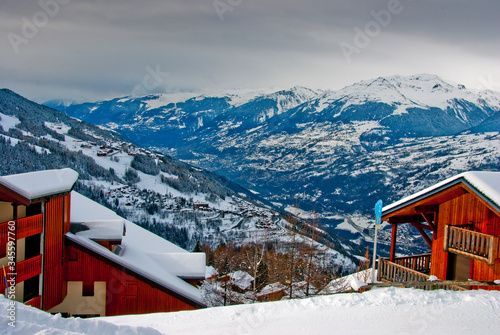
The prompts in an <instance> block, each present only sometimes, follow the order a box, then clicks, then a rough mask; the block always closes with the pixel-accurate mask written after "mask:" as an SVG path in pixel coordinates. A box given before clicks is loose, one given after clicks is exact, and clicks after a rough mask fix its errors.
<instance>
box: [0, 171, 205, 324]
mask: <svg viewBox="0 0 500 335" xmlns="http://www.w3.org/2000/svg"><path fill="white" fill-rule="evenodd" d="M77 178H78V173H76V172H75V171H73V170H71V169H61V170H48V171H39V172H32V173H25V174H18V175H11V176H4V177H0V222H3V223H0V271H1V275H0V289H1V292H2V293H3V294H5V296H6V297H8V298H10V299H13V300H17V301H19V302H23V303H25V304H26V305H31V306H34V307H37V308H40V309H42V310H45V311H48V312H51V313H61V314H63V315H66V316H82V317H88V316H109V315H123V314H140V313H154V312H169V311H179V310H192V309H196V308H202V307H205V306H204V303H203V301H202V298H201V294H200V292H199V290H198V289H197V288H196V286H195V284H196V283H197V282H198V281H200V280H203V279H204V277H205V254H204V253H189V252H187V251H186V250H184V249H182V248H179V247H178V246H176V245H174V244H172V243H170V242H168V241H166V240H164V239H163V238H160V237H158V236H156V235H154V234H152V233H150V232H148V231H146V230H144V229H142V228H140V227H139V226H137V225H135V224H133V223H132V222H129V221H127V220H125V219H123V218H121V217H119V216H118V215H116V214H115V213H114V212H113V211H111V210H109V209H107V208H105V207H103V206H101V205H99V204H97V203H95V202H93V201H92V200H90V199H88V198H86V197H84V196H82V195H80V194H79V193H77V192H74V191H72V189H73V186H74V185H75V183H76V181H77Z"/></svg>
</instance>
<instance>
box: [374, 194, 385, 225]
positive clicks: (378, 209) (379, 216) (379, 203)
mask: <svg viewBox="0 0 500 335" xmlns="http://www.w3.org/2000/svg"><path fill="white" fill-rule="evenodd" d="M382 207H383V204H382V200H379V201H377V204H376V205H375V226H380V224H381V223H382ZM377 228H378V227H377Z"/></svg>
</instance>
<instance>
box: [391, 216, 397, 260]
mask: <svg viewBox="0 0 500 335" xmlns="http://www.w3.org/2000/svg"><path fill="white" fill-rule="evenodd" d="M397 234H398V225H397V224H395V223H393V224H392V236H391V255H390V258H389V261H391V262H394V258H395V256H396V237H397Z"/></svg>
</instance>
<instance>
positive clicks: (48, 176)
mask: <svg viewBox="0 0 500 335" xmlns="http://www.w3.org/2000/svg"><path fill="white" fill-rule="evenodd" d="M77 180H78V173H77V172H76V171H74V170H72V169H59V170H45V171H36V172H28V173H22V174H16V175H10V176H1V177H0V200H1V201H7V202H13V203H16V204H19V205H24V206H30V205H31V204H35V203H39V202H42V201H49V200H50V199H52V198H58V197H61V196H65V195H68V194H69V193H70V192H71V191H72V190H73V188H74V186H75V184H76V182H77Z"/></svg>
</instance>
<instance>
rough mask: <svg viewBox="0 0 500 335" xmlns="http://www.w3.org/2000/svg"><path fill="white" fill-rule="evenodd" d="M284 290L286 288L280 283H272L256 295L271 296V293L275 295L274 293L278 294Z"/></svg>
mask: <svg viewBox="0 0 500 335" xmlns="http://www.w3.org/2000/svg"><path fill="white" fill-rule="evenodd" d="M285 289H286V286H285V285H283V284H282V283H280V282H277V283H272V284H268V285H266V286H265V287H264V288H263V289H262V290H261V291H260V292H259V294H257V296H258V297H260V296H263V295H266V294H271V293H276V292H280V291H283V290H285Z"/></svg>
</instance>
